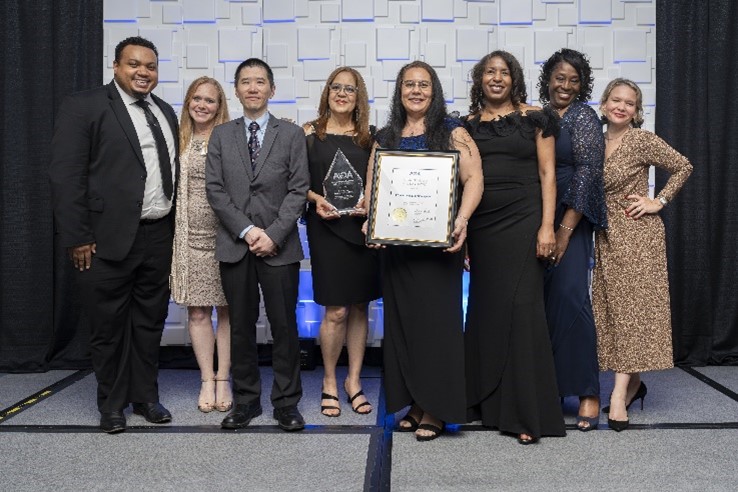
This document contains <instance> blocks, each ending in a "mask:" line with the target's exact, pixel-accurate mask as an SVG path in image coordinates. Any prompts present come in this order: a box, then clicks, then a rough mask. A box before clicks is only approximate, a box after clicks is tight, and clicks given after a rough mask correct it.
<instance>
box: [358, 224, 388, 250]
mask: <svg viewBox="0 0 738 492" xmlns="http://www.w3.org/2000/svg"><path fill="white" fill-rule="evenodd" d="M361 232H363V233H364V237H366V236H367V235H368V234H369V221H368V220H365V221H364V223H363V224H361ZM366 247H367V248H371V249H384V248H386V246H385V245H383V244H369V243H367V244H366Z"/></svg>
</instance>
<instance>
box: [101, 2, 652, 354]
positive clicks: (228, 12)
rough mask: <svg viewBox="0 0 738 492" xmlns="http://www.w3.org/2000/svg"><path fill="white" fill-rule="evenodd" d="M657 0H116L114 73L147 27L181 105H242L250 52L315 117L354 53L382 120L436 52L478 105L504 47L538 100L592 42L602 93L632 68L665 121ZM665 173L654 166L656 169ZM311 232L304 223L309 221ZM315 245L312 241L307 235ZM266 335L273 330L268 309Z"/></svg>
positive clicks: (181, 340)
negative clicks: (545, 76) (196, 86)
mask: <svg viewBox="0 0 738 492" xmlns="http://www.w3.org/2000/svg"><path fill="white" fill-rule="evenodd" d="M655 3H656V0H125V1H124V0H105V5H104V20H105V22H104V30H105V38H104V39H105V43H106V48H107V49H106V50H105V53H106V56H105V58H104V60H103V64H104V67H105V74H104V82H107V81H109V80H110V79H111V78H112V75H113V70H112V66H113V59H114V48H115V45H116V44H117V43H118V42H119V41H120V40H121V39H123V38H125V37H128V36H133V35H141V36H144V37H146V38H148V39H150V40H151V41H153V42H154V43H155V44H156V46H157V48H158V50H159V58H160V81H159V86H158V87H157V88H156V90H155V92H156V93H157V94H158V95H159V96H161V97H163V98H164V99H165V100H166V101H168V102H170V103H171V104H172V105H173V106H174V108H175V110H177V111H179V110H181V105H182V99H183V97H184V92H185V90H186V89H187V87H188V86H189V84H190V82H192V80H194V79H195V78H197V77H200V76H202V75H208V76H211V77H214V78H216V79H218V80H219V81H220V82H221V83H222V84H223V86H224V88H225V90H226V94H227V96H228V98H229V100H228V104H229V107H230V109H231V115H232V116H233V117H237V116H239V115H240V114H241V111H240V105H239V104H238V101H237V100H236V99H235V97H234V95H233V82H232V80H233V75H234V73H233V72H234V70H235V68H236V66H237V65H238V63H239V62H241V61H242V60H244V59H246V58H249V57H252V56H253V57H259V58H262V59H264V60H266V61H267V62H268V63H269V64H270V65H271V66H272V69H273V70H274V74H275V83H276V86H277V90H276V96H275V98H274V99H273V100H272V103H271V104H270V110H271V111H272V112H273V113H274V114H276V115H277V116H281V117H286V118H291V119H293V120H295V121H297V122H298V123H303V122H305V121H308V120H310V119H312V118H313V117H314V116H315V110H316V108H317V105H318V99H319V96H320V92H321V90H322V87H323V83H324V81H325V78H326V77H327V76H328V74H329V73H330V72H331V71H332V70H333V69H334V68H336V67H337V66H340V65H350V66H352V67H355V68H356V69H357V70H359V71H360V72H361V73H362V75H363V76H364V78H365V80H366V83H367V88H368V90H369V97H370V100H371V102H372V108H373V111H372V122H373V123H374V124H377V125H378V126H381V125H382V124H383V123H384V122H385V119H386V115H387V109H388V106H389V103H390V97H391V95H392V90H393V83H394V79H395V76H396V75H397V72H398V70H399V68H400V67H401V66H402V65H404V64H405V63H407V62H408V61H411V60H417V59H420V60H424V61H426V62H428V63H429V64H431V65H432V66H433V67H435V68H436V70H437V71H438V74H439V76H440V78H441V82H442V84H443V90H444V94H445V97H446V100H447V102H448V106H449V109H450V110H457V111H459V112H460V113H462V114H466V112H467V108H468V92H469V86H470V82H469V71H470V70H471V68H472V66H473V65H474V63H475V62H476V61H477V60H478V59H479V58H481V57H482V56H484V55H485V54H487V53H489V52H490V51H492V50H495V49H505V50H507V51H510V52H511V53H513V54H514V55H515V56H516V57H517V58H518V59H519V60H520V62H521V64H522V65H523V68H524V70H525V76H526V81H527V83H528V95H529V97H530V98H531V101H530V102H532V103H536V102H537V101H536V100H537V97H538V95H537V92H538V91H537V88H536V83H537V79H538V73H539V70H540V63H541V62H543V61H544V60H545V59H546V58H548V57H549V56H550V55H551V54H552V53H553V52H554V51H556V50H557V49H559V48H561V47H565V46H566V47H569V48H573V49H577V50H580V51H583V52H584V53H586V54H587V55H588V56H589V58H590V60H591V64H592V68H593V70H594V74H595V77H596V81H595V88H594V91H593V99H594V100H595V101H597V100H599V96H600V94H601V93H602V90H603V89H604V87H605V85H606V84H607V82H608V81H609V80H610V79H612V78H614V77H620V76H623V77H628V78H631V79H633V80H635V81H636V82H638V83H639V84H640V85H641V88H642V89H643V93H644V98H645V101H644V102H645V105H646V108H645V111H646V124H645V125H644V126H645V128H647V129H650V130H653V126H654V111H655V105H656V90H655V84H656V80H655V66H656V65H655V64H656V46H655V43H656V37H655V23H656V12H655V9H656V6H655ZM652 183H653V178H652ZM301 233H302V236H303V241H304V229H303V228H302V227H301ZM303 244H304V247H305V249H306V252H307V244H306V242H305V241H304V243H303ZM304 267H305V268H304V271H303V272H302V274H301V285H300V302H299V303H298V307H297V312H298V322H299V324H300V335H301V336H304V337H315V336H317V334H318V327H319V320H320V318H321V316H322V311H321V309H320V307H319V306H317V305H315V303H313V302H312V292H311V289H310V285H309V283H310V277H309V271H307V270H309V262H307V261H306V262H304ZM186 323H187V316H186V312H185V311H184V309H183V308H181V307H179V306H176V305H174V304H172V305H171V306H170V315H169V318H168V319H167V329H166V330H165V332H164V338H163V340H162V344H173V345H178V344H186V343H188V342H189V338H188V336H187V330H186V329H185V328H186ZM382 334H383V326H382V309H381V304H380V305H377V303H372V305H371V307H370V330H369V337H368V338H369V339H368V342H369V344H370V345H378V344H379V343H380V340H381V338H382ZM258 335H259V341H260V342H268V341H270V340H271V336H270V333H269V326H268V322H266V319H265V317H264V316H262V318H261V321H260V324H259V327H258Z"/></svg>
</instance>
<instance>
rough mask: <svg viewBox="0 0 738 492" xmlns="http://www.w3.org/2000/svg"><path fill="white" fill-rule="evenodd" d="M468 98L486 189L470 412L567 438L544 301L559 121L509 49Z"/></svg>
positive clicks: (488, 422)
mask: <svg viewBox="0 0 738 492" xmlns="http://www.w3.org/2000/svg"><path fill="white" fill-rule="evenodd" d="M470 97H471V101H472V103H471V106H470V108H469V109H470V115H469V116H468V117H467V118H466V128H467V130H469V133H470V134H471V136H472V138H473V139H474V141H475V142H476V144H477V146H478V148H479V152H480V154H481V156H482V168H483V172H484V194H483V196H482V201H481V203H480V204H479V207H478V208H477V210H476V212H474V215H472V217H471V219H470V220H469V241H468V249H469V260H470V266H471V272H470V283H469V306H468V311H467V323H466V331H465V343H466V367H467V372H466V377H467V398H468V404H469V407H470V412H469V417H470V420H478V419H481V420H482V424H483V425H485V426H489V427H494V428H497V429H499V430H500V431H502V432H505V433H510V434H514V435H516V436H517V438H518V442H519V443H520V444H531V443H534V442H536V441H537V440H538V439H539V438H540V437H541V436H544V435H548V436H563V435H565V434H566V431H565V428H564V417H563V415H562V412H561V406H560V404H559V394H558V390H557V387H556V375H555V370H554V361H553V355H552V353H551V342H550V340H549V336H548V329H547V326H546V313H545V310H544V303H543V274H544V270H545V265H546V263H545V262H547V261H548V258H549V257H550V255H551V254H552V253H553V251H554V248H555V246H556V240H555V236H554V227H553V222H554V210H555V207H556V173H555V165H556V162H555V153H554V136H555V135H556V134H557V133H558V123H557V119H558V118H557V116H556V114H554V113H553V112H552V111H551V110H541V109H540V108H536V107H533V106H528V105H527V104H526V102H525V101H526V99H527V94H526V89H525V81H524V79H523V70H522V68H521V67H520V64H519V63H518V61H517V60H516V59H515V57H514V56H512V55H511V54H510V53H507V52H505V51H494V52H492V53H490V54H489V55H486V56H485V57H484V58H482V59H481V60H480V61H479V62H478V63H477V64H476V65H475V66H474V68H473V69H472V88H471V96H470Z"/></svg>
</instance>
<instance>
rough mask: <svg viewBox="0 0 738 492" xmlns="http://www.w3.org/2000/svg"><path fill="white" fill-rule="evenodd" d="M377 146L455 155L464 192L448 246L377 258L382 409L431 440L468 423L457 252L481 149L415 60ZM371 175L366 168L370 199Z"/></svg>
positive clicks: (400, 80) (400, 81) (432, 76)
mask: <svg viewBox="0 0 738 492" xmlns="http://www.w3.org/2000/svg"><path fill="white" fill-rule="evenodd" d="M377 142H378V144H379V146H381V147H384V148H393V149H396V148H400V149H411V150H458V151H459V154H460V155H459V178H460V182H461V186H462V189H463V191H462V193H461V202H460V204H459V207H458V212H457V215H456V219H455V221H454V230H453V237H454V244H453V246H451V247H450V248H448V249H446V250H442V249H439V248H432V247H424V246H387V247H386V248H383V249H382V250H381V255H380V271H381V277H382V292H383V294H384V342H383V345H384V386H385V392H386V395H387V411H388V412H392V413H394V412H397V411H399V410H401V409H402V408H404V407H407V406H409V405H412V406H411V408H410V410H409V411H408V413H407V414H406V415H405V417H403V418H402V419H401V420H400V423H399V428H398V430H399V431H401V432H411V431H415V435H416V437H417V439H418V441H430V440H432V439H435V438H436V437H438V436H439V435H440V434H441V433H443V430H444V423H445V422H457V423H461V422H466V405H465V400H466V398H465V392H464V338H463V336H464V333H463V327H462V320H463V314H462V307H461V301H462V299H461V298H462V290H461V278H462V273H463V270H462V265H463V254H462V252H461V247H462V245H463V244H464V240H465V239H466V227H467V223H468V221H469V217H470V216H471V215H472V213H473V212H474V209H475V208H476V207H477V204H478V203H479V199H480V197H481V195H482V170H481V164H480V159H479V152H478V151H477V147H476V145H474V141H473V140H472V139H471V137H470V136H469V134H468V133H467V132H466V130H464V128H463V127H462V126H461V122H460V121H459V120H456V119H452V118H449V117H448V116H447V115H446V103H445V102H444V98H443V89H442V88H441V83H440V80H439V79H438V75H436V72H435V70H433V68H432V67H431V66H430V65H428V64H426V63H424V62H420V61H415V62H412V63H409V64H407V65H405V66H404V67H403V68H402V69H401V70H400V72H399V74H398V75H397V81H396V83H395V93H394V97H393V99H392V107H391V110H390V116H389V121H388V122H387V125H386V126H385V127H384V128H382V129H381V130H380V131H379V132H378V133H377ZM375 148H376V146H375ZM371 162H373V159H370V163H371ZM372 171H373V170H372V166H371V165H370V166H369V169H368V171H367V192H366V196H367V197H368V196H370V195H371V181H372Z"/></svg>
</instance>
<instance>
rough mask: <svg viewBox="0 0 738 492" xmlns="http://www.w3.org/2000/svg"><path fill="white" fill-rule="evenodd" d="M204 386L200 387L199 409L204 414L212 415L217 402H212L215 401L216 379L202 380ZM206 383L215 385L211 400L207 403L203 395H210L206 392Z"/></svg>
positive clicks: (211, 392)
mask: <svg viewBox="0 0 738 492" xmlns="http://www.w3.org/2000/svg"><path fill="white" fill-rule="evenodd" d="M200 381H201V382H202V386H201V387H200V398H199V400H198V401H197V409H198V410H200V411H201V412H202V413H210V412H212V411H213V410H215V402H214V401H212V400H214V399H215V378H213V379H201V380H200ZM205 383H213V389H212V391H210V392H209V393H210V400H211V401H207V400H206V399H205V398H203V393H208V392H207V391H205Z"/></svg>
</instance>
